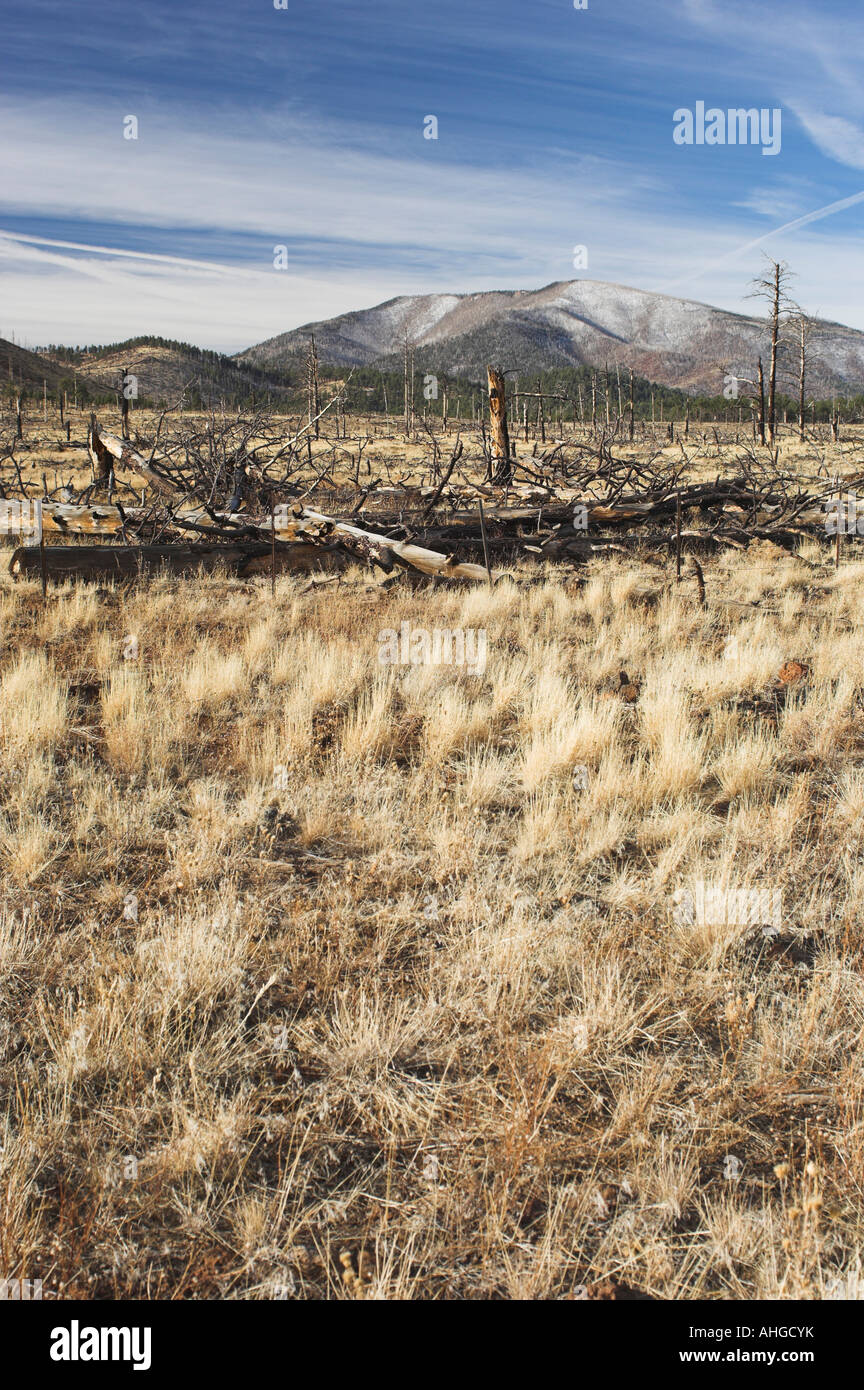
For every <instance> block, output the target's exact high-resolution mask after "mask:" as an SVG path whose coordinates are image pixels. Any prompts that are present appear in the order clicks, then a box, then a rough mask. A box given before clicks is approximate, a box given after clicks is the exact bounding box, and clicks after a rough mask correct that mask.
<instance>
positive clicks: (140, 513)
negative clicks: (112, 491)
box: [10, 429, 837, 581]
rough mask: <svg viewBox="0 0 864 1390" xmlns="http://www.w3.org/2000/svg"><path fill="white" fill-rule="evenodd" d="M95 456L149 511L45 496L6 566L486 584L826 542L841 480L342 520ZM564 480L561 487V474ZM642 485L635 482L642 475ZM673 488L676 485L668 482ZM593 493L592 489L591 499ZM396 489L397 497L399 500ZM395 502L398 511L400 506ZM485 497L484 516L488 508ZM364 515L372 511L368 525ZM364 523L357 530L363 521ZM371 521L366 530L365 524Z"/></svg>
mask: <svg viewBox="0 0 864 1390" xmlns="http://www.w3.org/2000/svg"><path fill="white" fill-rule="evenodd" d="M90 450H91V457H93V458H94V462H98V463H99V465H100V468H101V469H102V471H103V473H104V472H105V469H106V462H107V461H110V462H113V463H116V464H117V466H118V468H122V469H124V470H128V471H132V472H135V473H137V474H139V475H140V476H141V477H142V478H143V479H145V480H146V482H147V485H148V488H149V489H150V490H151V492H152V493H153V494H155V498H154V499H153V500H151V501H150V502H149V503H148V504H147V505H139V506H134V507H133V506H128V507H124V506H123V505H122V504H121V503H120V502H116V503H115V502H110V503H106V504H105V505H80V504H76V503H71V502H54V501H44V502H43V504H42V528H43V542H44V543H43V545H42V546H41V547H40V546H37V545H29V546H21V547H19V548H18V549H16V550H15V552H14V554H13V556H12V560H11V562H10V572H11V573H12V574H13V575H15V576H21V575H38V574H39V572H40V570H43V572H45V573H47V575H48V577H51V578H54V579H55V580H61V579H64V578H68V577H71V576H78V577H85V578H87V577H89V578H101V577H111V576H116V577H134V576H136V575H137V574H140V573H142V572H145V571H146V572H152V571H155V570H165V571H167V572H168V573H171V574H185V573H190V572H192V571H195V570H199V569H203V570H205V571H206V570H212V569H214V568H217V567H226V568H227V569H229V570H230V571H232V572H234V573H238V574H255V573H270V572H273V573H276V572H278V571H284V570H295V571H301V572H302V571H306V572H311V571H316V570H328V569H329V570H337V571H338V570H340V569H343V568H344V567H345V566H346V565H347V564H349V563H350V562H351V561H352V560H357V559H360V560H362V561H364V562H367V563H369V564H372V565H376V566H379V567H380V568H381V569H383V570H386V571H392V570H394V569H403V570H406V571H409V572H410V571H414V572H417V573H419V574H424V575H428V576H432V577H434V578H437V579H456V580H475V581H476V580H481V581H482V580H494V579H495V578H496V577H497V576H498V574H499V573H501V572H502V571H500V570H497V569H493V568H492V564H491V558H492V557H494V559H495V561H496V563H501V562H503V563H504V564H505V565H508V564H512V563H513V562H514V561H515V560H516V559H518V558H520V557H521V558H530V559H534V560H569V561H571V562H577V563H578V562H581V561H584V560H586V559H588V558H590V557H591V556H593V555H595V554H598V553H603V552H604V551H608V550H610V549H613V550H614V549H618V550H623V549H627V548H630V547H633V546H640V545H641V546H647V547H650V548H652V549H654V550H657V549H666V550H667V551H671V552H675V551H677V553H678V554H679V555H680V553H681V551H682V550H690V551H695V552H704V551H708V550H711V549H715V548H718V547H725V546H731V547H742V546H745V545H747V544H748V543H749V542H750V541H751V540H754V539H768V540H771V541H774V542H776V543H777V544H778V545H781V546H783V547H785V548H787V549H791V548H793V547H794V546H795V545H796V544H797V543H798V542H799V541H800V539H801V538H802V537H803V536H814V537H816V536H822V537H824V536H825V534H826V525H825V521H826V511H825V507H826V503H828V502H830V501H831V500H832V499H834V498H836V497H837V489H836V484H835V485H834V486H833V487H826V486H825V484H824V480H822V485H821V488H819V489H817V490H814V491H802V490H801V487H800V485H799V484H797V483H792V482H791V481H790V480H788V479H782V478H779V477H778V476H776V475H775V476H774V477H772V478H769V479H768V480H767V481H766V480H763V481H762V482H760V483H757V482H756V481H754V478H753V476H752V475H750V476H746V475H744V476H741V477H736V478H727V479H723V478H718V479H717V480H716V481H715V482H708V483H693V484H688V485H677V486H674V487H672V486H669V479H668V478H666V479H654V480H653V481H654V482H655V483H656V482H658V481H659V482H660V484H661V485H660V486H654V487H651V486H650V483H651V481H652V480H650V479H649V480H648V485H646V486H642V488H641V489H640V490H638V491H630V492H625V491H623V490H622V488H621V487H620V486H617V487H615V488H611V487H609V486H608V485H607V487H606V488H605V493H606V495H605V496H604V495H602V493H603V491H604V489H603V486H602V484H603V481H604V480H603V476H602V472H601V471H598V472H597V473H596V474H595V475H593V476H592V479H591V485H590V487H582V488H579V487H577V488H573V487H572V486H571V487H569V488H567V487H566V483H565V485H564V486H563V487H560V488H559V489H558V491H557V492H556V491H555V490H554V488H553V487H550V486H545V487H543V488H539V489H537V488H528V487H525V488H521V489H518V488H510V489H507V490H506V491H504V490H502V489H497V490H496V489H493V488H492V487H490V486H488V485H487V486H477V485H472V484H470V483H469V482H467V480H466V482H465V484H464V485H454V486H452V487H449V488H448V489H446V490H445V489H442V488H441V487H440V486H439V487H438V488H435V489H432V488H425V489H421V488H410V489H403V490H402V491H401V492H398V491H397V490H395V489H384V488H381V489H378V490H375V491H372V492H367V493H366V494H361V495H360V498H359V501H358V502H357V503H356V504H355V507H354V510H353V512H352V514H351V517H350V519H349V520H342V519H339V518H336V517H333V516H329V515H325V514H322V513H320V512H318V511H315V510H312V509H310V508H308V507H306V506H303V505H302V504H301V503H297V502H294V503H291V502H288V503H279V502H276V501H275V498H274V495H273V494H272V493H271V495H270V499H269V501H270V509H269V514H266V513H265V514H261V513H260V511H259V512H258V513H257V514H256V513H255V512H254V511H251V512H247V511H246V510H239V511H225V510H223V511H217V510H215V509H214V508H213V507H211V506H209V505H207V504H206V503H203V502H201V501H198V500H196V499H195V498H189V497H187V498H185V499H181V498H178V497H177V495H176V492H175V489H174V487H173V486H172V484H170V483H169V482H168V481H166V479H165V478H163V477H162V476H161V475H160V473H159V472H158V471H157V470H156V469H154V467H153V466H151V465H152V463H153V460H152V458H151V460H150V462H149V463H148V461H147V460H145V459H144V458H143V456H142V455H141V454H140V453H138V452H137V451H136V450H135V449H133V448H132V447H131V445H130V444H128V443H127V442H125V441H123V440H120V439H118V438H116V437H115V436H113V435H110V434H107V433H105V432H101V433H100V432H97V431H96V430H95V429H94V430H93V432H92V437H91V441H90ZM567 481H569V480H567ZM637 481H641V479H639V480H637ZM675 481H676V482H677V481H678V480H677V479H675ZM598 492H600V493H601V495H599V496H598V495H597V494H598ZM394 494H395V495H394ZM397 501H398V502H401V503H403V504H404V505H401V506H398V507H397V506H394V503H395V502H397ZM484 503H485V508H484V505H483V504H484ZM367 514H370V515H374V522H371V523H370V529H367V526H366V524H365V523H366V517H367ZM358 523H360V524H358ZM372 526H374V529H371V527H372ZM76 535H81V536H88V537H105V538H106V539H108V540H110V542H111V544H107V545H105V546H93V545H87V546H83V545H70V544H63V545H51V544H50V541H51V539H52V538H54V537H60V536H62V537H63V538H64V539H65V538H68V537H72V536H76Z"/></svg>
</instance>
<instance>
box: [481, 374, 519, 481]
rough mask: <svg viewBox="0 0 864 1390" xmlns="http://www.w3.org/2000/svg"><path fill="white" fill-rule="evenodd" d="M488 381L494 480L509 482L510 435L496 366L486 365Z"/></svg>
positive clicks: (511, 475)
mask: <svg viewBox="0 0 864 1390" xmlns="http://www.w3.org/2000/svg"><path fill="white" fill-rule="evenodd" d="M486 376H487V378H488V383H489V418H490V422H491V427H492V457H493V459H494V461H495V481H496V482H499V483H509V482H512V479H513V460H512V458H511V456H510V435H509V432H508V430H507V397H506V395H505V393H504V377H503V376H502V375H501V373H500V372H499V371H498V368H497V367H487V368H486Z"/></svg>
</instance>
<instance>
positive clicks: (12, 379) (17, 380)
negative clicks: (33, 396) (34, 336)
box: [0, 338, 93, 395]
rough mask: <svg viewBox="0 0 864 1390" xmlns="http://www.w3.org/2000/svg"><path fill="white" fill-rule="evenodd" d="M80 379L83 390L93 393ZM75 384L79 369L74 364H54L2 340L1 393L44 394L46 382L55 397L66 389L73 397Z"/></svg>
mask: <svg viewBox="0 0 864 1390" xmlns="http://www.w3.org/2000/svg"><path fill="white" fill-rule="evenodd" d="M78 379H79V382H80V384H81V388H82V390H86V391H91V390H92V389H93V387H92V383H91V382H90V381H88V379H87V377H86V376H85V375H84V374H82V373H80V372H79V376H78ZM74 381H75V369H74V367H73V366H72V365H71V364H70V363H66V362H55V361H52V359H51V358H48V357H43V355H42V354H41V353H39V352H30V351H28V349H27V348H22V347H18V346H17V344H16V343H10V342H8V341H7V340H6V338H0V389H2V390H8V391H30V392H34V391H35V392H38V393H40V394H41V392H42V386H43V382H44V383H45V385H46V386H47V388H48V391H49V392H50V393H51V394H52V395H56V393H57V392H58V391H61V390H64V389H65V390H68V391H69V392H70V395H71V392H72V386H73V383H74Z"/></svg>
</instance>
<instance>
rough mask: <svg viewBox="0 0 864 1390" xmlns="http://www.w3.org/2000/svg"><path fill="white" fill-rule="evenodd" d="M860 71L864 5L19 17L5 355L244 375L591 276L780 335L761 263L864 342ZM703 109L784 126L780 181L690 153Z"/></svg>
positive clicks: (481, 4) (378, 5)
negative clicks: (678, 133)
mask: <svg viewBox="0 0 864 1390" xmlns="http://www.w3.org/2000/svg"><path fill="white" fill-rule="evenodd" d="M862 51H864V13H862V6H861V4H860V0H820V3H819V4H818V5H816V4H814V3H812V0H663V3H659V0H588V6H587V8H586V9H583V10H576V9H575V8H574V6H573V0H530V3H520V4H517V3H514V0H497V3H491V0H462V3H458V4H457V3H455V2H454V0H436V3H434V4H433V3H428V0H427V2H426V3H420V0H398V3H397V2H396V0H370V3H368V4H362V3H357V0H353V2H352V3H347V0H287V8H286V9H278V10H277V9H276V8H275V6H274V3H273V0H252V2H251V3H250V2H249V0H244V3H242V4H241V3H239V0H238V2H237V3H235V2H234V0H210V2H209V3H205V2H204V0H196V3H194V4H193V3H190V0H142V3H140V4H138V5H134V6H127V5H116V4H112V5H109V4H106V3H94V0H75V3H74V4H72V3H68V2H67V0H27V3H24V0H19V3H18V4H17V5H16V6H15V7H14V8H12V7H7V11H6V15H5V17H4V39H3V48H2V53H0V335H2V336H10V335H11V334H12V333H14V334H15V336H16V338H17V339H18V341H22V342H26V343H29V344H31V345H32V344H36V343H45V342H48V341H54V342H58V341H61V342H72V343H78V342H98V341H110V340H115V339H119V338H124V337H128V336H131V335H132V334H137V333H161V334H163V335H164V336H170V337H181V338H185V339H188V340H190V341H193V342H197V343H200V344H202V345H204V346H207V347H215V348H219V349H222V350H224V351H236V350H238V349H240V348H242V347H245V346H248V345H249V344H251V343H253V342H257V341H260V340H261V339H263V338H266V337H269V336H271V335H272V334H275V333H278V332H282V331H284V330H285V329H288V328H292V327H295V326H297V325H298V324H301V323H305V322H307V321H309V320H312V319H316V318H326V317H330V316H331V315H333V314H337V313H340V312H344V311H346V310H350V309H356V308H363V307H366V306H368V305H370V304H373V303H377V302H379V301H381V300H383V299H387V298H390V297H391V296H393V295H397V294H409V293H425V292H437V291H455V292H463V291H471V290H481V289H496V288H534V287H537V286H540V285H543V284H546V283H548V282H550V281H553V280H567V279H572V278H575V276H576V275H582V276H584V277H586V278H591V279H597V280H609V281H617V282H619V283H623V284H629V285H635V286H637V287H639V288H642V289H652V290H660V291H664V292H667V293H672V294H676V295H679V296H681V297H682V298H693V299H700V300H703V301H706V302H709V303H715V304H719V305H722V306H724V307H727V308H732V309H744V310H748V309H749V310H751V311H752V308H753V305H752V301H749V300H748V299H747V298H746V294H747V289H748V282H749V281H750V280H751V279H752V277H753V276H754V275H755V274H756V273H757V272H758V271H759V270H760V268H761V266H762V263H763V253H768V254H771V255H773V256H775V257H777V258H778V259H784V260H786V261H788V262H789V265H790V267H791V269H792V270H793V271H795V272H796V274H797V280H796V281H795V292H796V294H797V297H798V298H799V300H800V301H801V302H802V304H803V305H804V307H805V308H807V309H808V310H810V311H811V312H814V313H821V314H823V315H824V316H826V317H829V318H835V319H838V320H841V321H843V322H847V323H851V324H853V325H854V326H856V327H858V328H862V329H864V296H862V294H861V290H860V287H861V286H862V285H864V239H862V230H864V84H862V83H861V81H860V77H859V75H858V73H857V71H856V64H858V63H860V54H861V53H862ZM700 101H702V102H704V103H705V104H706V106H707V107H709V108H711V107H713V108H720V109H723V110H725V109H727V108H729V107H748V108H750V107H756V108H759V109H761V108H768V109H771V110H773V109H774V108H780V110H781V111H782V147H781V149H780V152H779V154H777V155H776V156H766V155H763V153H762V150H761V148H760V147H759V146H750V145H746V146H744V145H714V146H709V145H695V144H694V145H691V146H682V145H678V144H676V143H675V141H674V140H673V138H672V137H673V113H674V112H675V111H676V110H677V109H679V108H689V109H694V108H695V107H696V103H697V102H700ZM129 115H134V116H135V117H136V118H137V121H138V139H137V140H127V139H124V138H123V127H124V118H125V117H126V116H129ZM428 115H435V116H436V117H437V120H438V139H437V140H427V139H424V137H423V128H424V118H425V117H426V116H428ZM859 194H861V195H862V200H861V201H860V202H854V201H853V202H848V201H847V200H850V199H854V198H855V197H856V196H857V195H859ZM835 203H840V204H842V206H840V207H839V208H837V209H836V210H834V211H833V212H829V213H827V214H826V213H823V212H822V210H823V209H825V208H829V207H832V206H833V205H834V204H835ZM815 213H820V214H822V215H820V216H818V217H813V218H812V219H811V214H815ZM802 219H803V220H802ZM789 224H792V225H791V226H790V225H789ZM781 229H782V230H781ZM277 245H284V246H286V247H287V248H288V256H287V261H288V265H287V269H285V270H275V269H274V268H273V250H274V247H275V246H277ZM576 245H584V246H585V247H586V248H587V252H588V266H587V269H581V270H578V271H577V270H574V266H573V248H574V246H576Z"/></svg>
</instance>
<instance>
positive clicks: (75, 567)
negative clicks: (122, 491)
mask: <svg viewBox="0 0 864 1390" xmlns="http://www.w3.org/2000/svg"><path fill="white" fill-rule="evenodd" d="M43 554H44V559H45V573H46V575H47V577H48V578H49V579H52V580H53V581H54V582H55V583H58V584H59V583H62V582H63V580H64V579H130V578H135V577H136V576H138V575H139V574H142V573H144V574H154V573H157V572H158V571H160V570H162V571H164V572H165V573H167V574H173V575H184V574H194V573H196V572H198V571H203V572H205V573H211V572H212V571H213V570H215V569H218V568H220V567H223V566H224V567H225V568H226V569H227V570H228V571H229V572H230V573H232V574H237V575H244V576H245V575H249V574H269V573H270V571H271V567H272V566H273V564H274V556H273V555H272V554H271V549H270V546H269V545H267V544H266V543H265V542H262V543H261V544H257V545H256V544H245V543H244V544H243V545H242V546H241V545H236V546H231V545H212V546H179V545H106V546H90V545H54V546H46V547H45V549H44V551H42V552H40V547H39V546H38V545H22V546H19V547H18V549H17V550H15V551H13V554H12V558H11V560H10V561H9V573H10V574H11V575H12V577H13V578H14V579H16V580H17V579H24V578H35V577H38V576H39V575H40V574H41V567H42V555H43ZM349 563H350V559H349V557H348V556H347V555H345V554H344V553H343V552H342V551H341V550H340V549H339V548H338V547H334V546H328V547H322V546H320V545H313V544H308V543H303V542H300V543H298V544H296V545H291V546H286V547H284V548H282V547H280V548H279V549H278V550H277V551H276V554H275V569H276V572H277V573H301V574H310V573H314V572H315V571H320V570H325V569H326V570H336V571H341V570H344V569H345V567H346V566H347V565H348V564H349Z"/></svg>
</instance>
